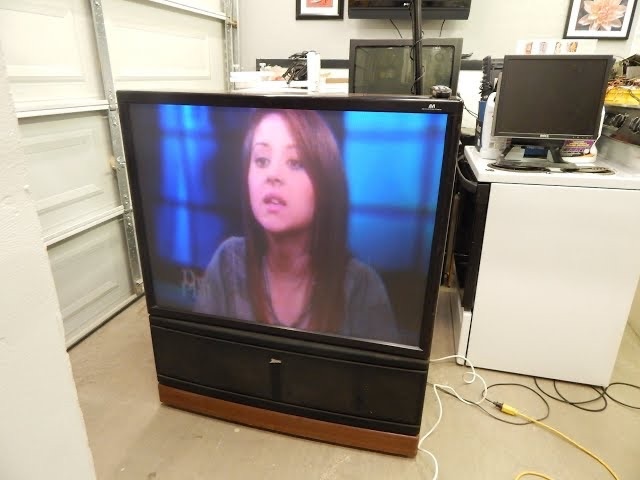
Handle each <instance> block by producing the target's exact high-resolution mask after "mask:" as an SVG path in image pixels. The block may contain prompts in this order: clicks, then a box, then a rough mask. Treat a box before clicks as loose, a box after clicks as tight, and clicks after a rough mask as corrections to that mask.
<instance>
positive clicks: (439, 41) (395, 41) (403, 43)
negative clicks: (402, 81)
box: [349, 37, 463, 95]
mask: <svg viewBox="0 0 640 480" xmlns="http://www.w3.org/2000/svg"><path fill="white" fill-rule="evenodd" d="M462 44H463V39H462V38H460V37H452V38H423V39H422V47H423V48H424V47H453V48H454V50H455V52H454V57H453V69H452V77H451V90H452V91H453V95H457V94H458V79H459V77H460V67H461V65H462ZM411 45H413V40H411V39H409V38H403V39H400V38H392V39H359V38H352V39H351V40H350V42H349V93H359V92H356V91H355V86H356V85H355V82H356V65H355V56H356V49H357V48H360V47H383V48H384V47H410V46H411ZM423 68H425V69H426V68H427V66H426V65H424V61H423ZM390 93H392V92H390ZM424 93H425V94H428V93H429V92H424Z"/></svg>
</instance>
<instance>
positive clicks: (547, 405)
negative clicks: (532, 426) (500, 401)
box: [487, 382, 551, 425]
mask: <svg viewBox="0 0 640 480" xmlns="http://www.w3.org/2000/svg"><path fill="white" fill-rule="evenodd" d="M493 387H521V388H526V389H527V390H529V391H531V392H533V393H535V394H536V395H537V396H538V398H539V399H540V400H542V403H544V405H545V407H547V413H546V414H545V415H544V416H543V417H540V418H536V420H537V421H538V422H541V421H543V420H546V419H547V418H549V414H550V413H551V406H550V405H549V402H547V401H546V400H545V398H544V397H543V396H542V395H540V394H539V393H538V392H536V391H535V390H534V389H533V388H531V387H530V386H528V385H524V384H522V383H514V382H504V383H494V384H492V385H488V386H487V392H488V391H489V390H490V389H491V388H493ZM487 400H488V401H489V402H491V403H493V404H494V405H496V402H494V401H493V400H489V398H487ZM489 415H490V416H492V417H493V418H495V419H496V420H500V421H502V422H505V423H510V424H511V425H527V424H529V423H533V422H530V421H529V420H525V421H523V422H509V421H507V420H503V419H501V418H498V417H495V416H493V415H491V414H490V413H489Z"/></svg>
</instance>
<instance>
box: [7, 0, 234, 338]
mask: <svg viewBox="0 0 640 480" xmlns="http://www.w3.org/2000/svg"><path fill="white" fill-rule="evenodd" d="M225 11H227V12H229V16H231V15H232V14H233V12H234V11H237V9H234V8H233V6H232V2H230V1H228V0H225V1H219V0H184V1H181V2H174V1H169V0H156V1H147V0H138V1H134V0H102V1H100V0H91V1H88V0H2V1H1V2H0V42H1V44H2V49H3V50H4V54H5V57H6V61H7V70H8V74H9V82H10V85H11V91H12V95H13V100H14V103H15V105H16V112H17V115H18V118H19V123H20V133H21V135H22V139H23V145H24V149H25V152H26V154H27V159H28V162H27V163H28V169H29V172H28V177H29V185H28V187H27V188H28V189H29V190H30V191H31V193H32V195H33V196H34V199H35V200H36V202H37V203H36V205H37V209H38V214H39V217H40V222H41V224H42V234H43V239H44V242H45V244H46V245H47V248H48V253H49V258H50V262H51V268H52V272H53V276H54V280H55V283H56V289H57V293H58V300H59V302H60V309H61V311H62V315H63V322H64V327H65V335H66V340H67V345H72V344H73V343H75V342H77V341H78V340H80V339H81V338H83V337H84V336H86V335H87V334H88V333H90V332H91V331H92V330H94V329H95V328H96V327H98V326H99V325H100V324H102V323H103V322H104V321H106V320H107V319H109V318H110V317H111V316H113V314H115V313H116V312H117V311H118V310H119V309H121V308H123V307H124V306H126V305H128V304H129V303H130V302H131V301H133V300H134V299H135V298H136V297H137V296H138V295H140V294H141V293H142V291H143V285H142V279H141V276H140V266H139V260H138V252H137V246H136V242H135V234H134V230H133V228H134V225H133V218H132V215H131V205H130V202H129V198H130V195H129V192H128V185H127V176H126V168H125V166H124V165H125V164H124V159H123V157H122V155H123V152H122V142H121V136H120V131H119V125H118V117H117V105H116V103H115V90H116V89H128V90H133V89H135V90H156V89H172V90H190V91H193V90H198V91H219V90H223V89H224V88H225V86H226V85H227V83H226V78H228V73H227V69H228V65H229V64H230V63H231V62H235V60H234V59H233V58H231V57H233V52H234V50H233V47H232V45H230V43H231V42H232V38H233V37H231V36H230V35H229V32H230V31H231V29H230V25H231V26H232V25H233V23H232V22H230V21H228V17H227V15H226V14H225V13H224V12H225Z"/></svg>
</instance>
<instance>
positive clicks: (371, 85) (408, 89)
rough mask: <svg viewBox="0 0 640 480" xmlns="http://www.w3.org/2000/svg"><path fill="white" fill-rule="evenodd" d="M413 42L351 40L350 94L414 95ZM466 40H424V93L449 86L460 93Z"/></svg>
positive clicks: (406, 40) (454, 92) (405, 40)
mask: <svg viewBox="0 0 640 480" xmlns="http://www.w3.org/2000/svg"><path fill="white" fill-rule="evenodd" d="M412 45H413V41H412V40H410V39H404V40H401V39H392V40H380V39H375V40H373V39H366V40H364V39H351V42H350V48H349V92H350V93H373V94H394V95H411V94H412V93H414V92H413V91H412V87H413V84H414V81H415V75H414V62H413V60H412V57H411V55H412ZM461 58H462V38H424V39H422V68H423V75H422V91H423V92H425V93H428V92H430V91H431V87H433V86H434V85H445V86H447V87H449V88H451V90H452V92H453V94H454V95H455V94H456V93H457V88H458V76H459V74H460V62H461Z"/></svg>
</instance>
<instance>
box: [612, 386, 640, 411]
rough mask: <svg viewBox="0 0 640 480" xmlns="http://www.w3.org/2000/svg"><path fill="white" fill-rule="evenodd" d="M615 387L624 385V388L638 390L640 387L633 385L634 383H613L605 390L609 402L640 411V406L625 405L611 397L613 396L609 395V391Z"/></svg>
mask: <svg viewBox="0 0 640 480" xmlns="http://www.w3.org/2000/svg"><path fill="white" fill-rule="evenodd" d="M614 385H623V386H625V387H631V388H635V389H636V390H640V387H639V386H638V385H633V384H632V383H626V382H613V383H610V384H609V386H608V387H607V388H605V389H604V394H605V395H606V396H607V397H609V400H611V401H613V402H616V403H617V404H619V405H622V406H624V407H629V408H634V409H636V410H640V407H639V406H635V405H629V404H628V403H624V402H621V401H620V400H617V399H616V398H613V397H612V396H611V394H610V393H609V389H610V388H611V387H613V386H614Z"/></svg>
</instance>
